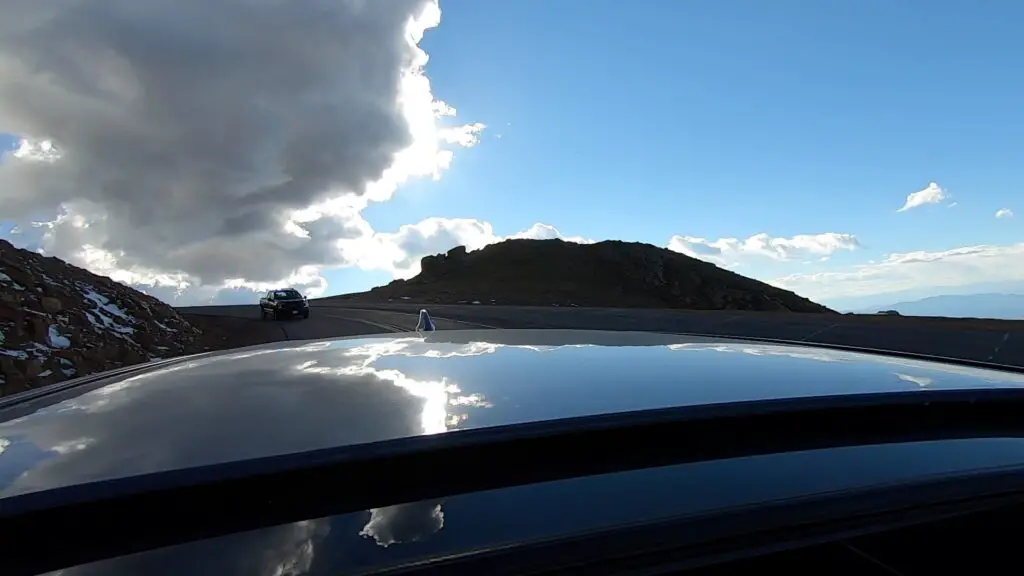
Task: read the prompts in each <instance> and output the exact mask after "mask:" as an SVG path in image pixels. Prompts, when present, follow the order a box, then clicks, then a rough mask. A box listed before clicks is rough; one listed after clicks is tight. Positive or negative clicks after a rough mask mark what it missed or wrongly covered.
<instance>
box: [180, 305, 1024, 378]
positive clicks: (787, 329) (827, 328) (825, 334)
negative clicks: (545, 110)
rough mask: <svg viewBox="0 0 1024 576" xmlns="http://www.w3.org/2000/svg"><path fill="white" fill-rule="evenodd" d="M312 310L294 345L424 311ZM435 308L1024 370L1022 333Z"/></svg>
mask: <svg viewBox="0 0 1024 576" xmlns="http://www.w3.org/2000/svg"><path fill="white" fill-rule="evenodd" d="M312 306H313V308H312V316H311V317H310V319H309V320H298V321H293V322H284V323H282V325H283V327H284V330H285V332H286V334H287V335H288V337H289V338H291V339H306V338H328V337H332V336H348V335H356V334H371V333H380V332H392V331H407V330H412V329H413V328H414V327H415V325H416V319H417V317H416V311H417V310H418V309H419V305H413V304H358V305H351V306H350V305H341V304H338V303H335V302H330V301H328V302H313V303H312ZM428 308H429V310H430V313H431V316H432V317H433V318H434V319H435V323H436V324H437V327H438V329H442V330H451V329H465V328H480V327H491V328H592V329H608V330H651V331H660V332H685V333H694V334H710V335H719V336H733V337H748V338H750V337H752V338H775V339H781V340H794V341H806V342H821V343H826V344H839V345H846V346H857V347H864V348H876V349H885V350H896V351H903V352H914V353H919V354H930V355H935V356H947V357H953V358H964V359H968V360H979V361H986V362H995V363H999V364H1011V365H1016V366H1024V331H1019V330H1020V329H1019V328H1015V327H1014V328H1008V329H1007V331H1002V330H991V329H990V330H985V331H964V330H963V329H961V328H957V327H950V326H944V325H942V324H935V323H924V322H915V321H912V320H909V319H893V322H886V323H885V324H872V323H868V322H863V323H858V322H851V321H849V320H848V319H847V318H844V317H838V316H833V315H817V314H768V313H746V312H731V311H715V312H695V311H681V310H637V309H614V308H544V307H527V306H485V305H481V306H458V305H431V306H428ZM182 311H184V312H191V313H200V314H214V315H228V316H235V317H251V318H253V319H257V318H259V309H258V307H257V306H211V307H199V308H185V309H182ZM1010 330H1015V331H1010Z"/></svg>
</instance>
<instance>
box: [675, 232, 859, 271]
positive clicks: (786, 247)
mask: <svg viewBox="0 0 1024 576" xmlns="http://www.w3.org/2000/svg"><path fill="white" fill-rule="evenodd" d="M859 247H860V242H859V241H858V240H857V237H856V236H854V235H853V234H840V233H836V232H826V233H823V234H798V235H796V236H793V237H790V238H781V237H773V236H769V235H768V234H765V233H761V234H755V235H753V236H751V237H749V238H747V239H745V240H741V239H739V238H719V239H717V240H708V239H705V238H698V237H694V236H678V235H677V236H673V237H672V238H670V239H669V242H668V249H669V250H673V251H675V252H680V253H682V254H686V255H687V256H691V257H694V258H700V259H702V260H709V261H713V262H716V263H721V264H730V263H735V262H737V261H738V260H740V259H742V258H744V257H749V256H759V257H766V258H771V259H774V260H794V259H801V258H808V257H812V256H816V257H818V259H819V260H820V259H823V258H827V257H828V256H831V255H832V254H834V253H835V252H838V251H840V250H848V251H850V250H856V249H857V248H859Z"/></svg>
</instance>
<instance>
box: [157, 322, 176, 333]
mask: <svg viewBox="0 0 1024 576" xmlns="http://www.w3.org/2000/svg"><path fill="white" fill-rule="evenodd" d="M153 322H156V325H157V326H159V327H161V328H163V329H164V330H166V331H168V332H177V330H176V329H174V328H171V327H170V326H168V325H166V324H164V323H163V322H161V321H159V320H153Z"/></svg>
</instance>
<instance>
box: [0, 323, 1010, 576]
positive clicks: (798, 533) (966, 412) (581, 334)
mask: <svg viewBox="0 0 1024 576" xmlns="http://www.w3.org/2000/svg"><path fill="white" fill-rule="evenodd" d="M1022 385H1024V374H1021V373H1018V372H1015V371H1012V370H1010V369H1005V368H1003V367H984V366H981V365H977V364H975V365H968V364H966V363H965V364H954V363H950V362H934V361H926V360H921V359H918V358H914V357H911V356H908V355H891V356H890V355H880V354H866V353H859V352H854V351H849V350H836V349H829V348H825V347H818V346H814V347H812V346H795V345H785V344H773V343H767V342H763V341H758V342H751V341H743V340H731V339H725V338H718V337H716V338H703V337H694V336H683V335H669V334H655V333H637V332H600V331H564V330H543V331H534V330H489V331H476V330H452V331H430V332H425V333H419V334H417V333H408V334H403V335H395V334H390V335H381V336H368V337H356V338H348V339H337V340H324V341H305V342H280V343H275V344H268V345H262V346H255V347H250V348H243V349H238V350H231V351H222V352H212V353H206V354H200V355H196V356H190V357H183V358H177V359H172V360H166V361H159V362H154V363H150V364H147V365H143V366H135V367H131V368H125V369H121V370H119V371H115V372H110V373H106V374H102V375H97V376H89V377H85V378H81V379H78V380H75V381H70V382H67V383H62V384H58V385H54V386H50V387H46V388H41V389H38V390H32V391H29V392H25V393H22V394H19V395H15V396H11V397H8V398H4V399H2V400H0V452H2V453H0V573H2V574H4V576H16V575H21V574H35V573H39V572H45V571H56V570H62V571H61V572H60V574H61V575H62V576H71V575H85V574H88V575H92V574H114V575H122V574H124V575H128V574H145V575H147V576H151V575H164V574H166V575H182V574H217V575H234V574H239V575H246V576H249V575H271V574H290V575H296V574H311V575H340V574H371V573H372V574H421V573H429V574H443V575H462V574H465V575H487V576H494V575H511V574H668V573H686V574H720V573H729V574H736V573H743V574H757V575H758V576H762V575H763V574H765V573H767V572H770V571H772V570H784V571H785V572H780V573H785V574H805V573H806V574H812V573H819V574H907V575H910V574H914V575H921V574H927V575H934V574H953V573H986V574H990V573H1000V572H1001V571H1005V572H1007V573H1016V572H1017V566H1018V564H1017V563H1016V561H1017V556H1016V553H1017V543H1016V539H1017V537H1016V531H1015V530H1014V528H1013V527H1014V526H1015V525H1016V524H1015V521H1016V520H1017V519H1018V518H1019V517H1018V516H1016V514H1018V513H1020V512H1021V510H1022V509H1021V508H1020V506H1021V505H1022V503H1024V439H1022V432H1024V419H1022V418H1021V414H1022V413H1024V388H1022Z"/></svg>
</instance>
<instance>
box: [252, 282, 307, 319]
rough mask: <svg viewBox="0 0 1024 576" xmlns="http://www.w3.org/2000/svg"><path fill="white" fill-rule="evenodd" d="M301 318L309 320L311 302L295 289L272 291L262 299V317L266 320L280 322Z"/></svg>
mask: <svg viewBox="0 0 1024 576" xmlns="http://www.w3.org/2000/svg"><path fill="white" fill-rule="evenodd" d="M296 316H301V317H302V318H309V302H306V297H305V296H303V295H302V294H300V293H299V291H298V290H295V289H293V288H284V289H281V290H271V291H269V292H267V294H266V296H264V297H262V298H260V317H261V318H263V319H264V320H266V319H268V318H270V319H271V320H280V319H282V318H292V317H296Z"/></svg>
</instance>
